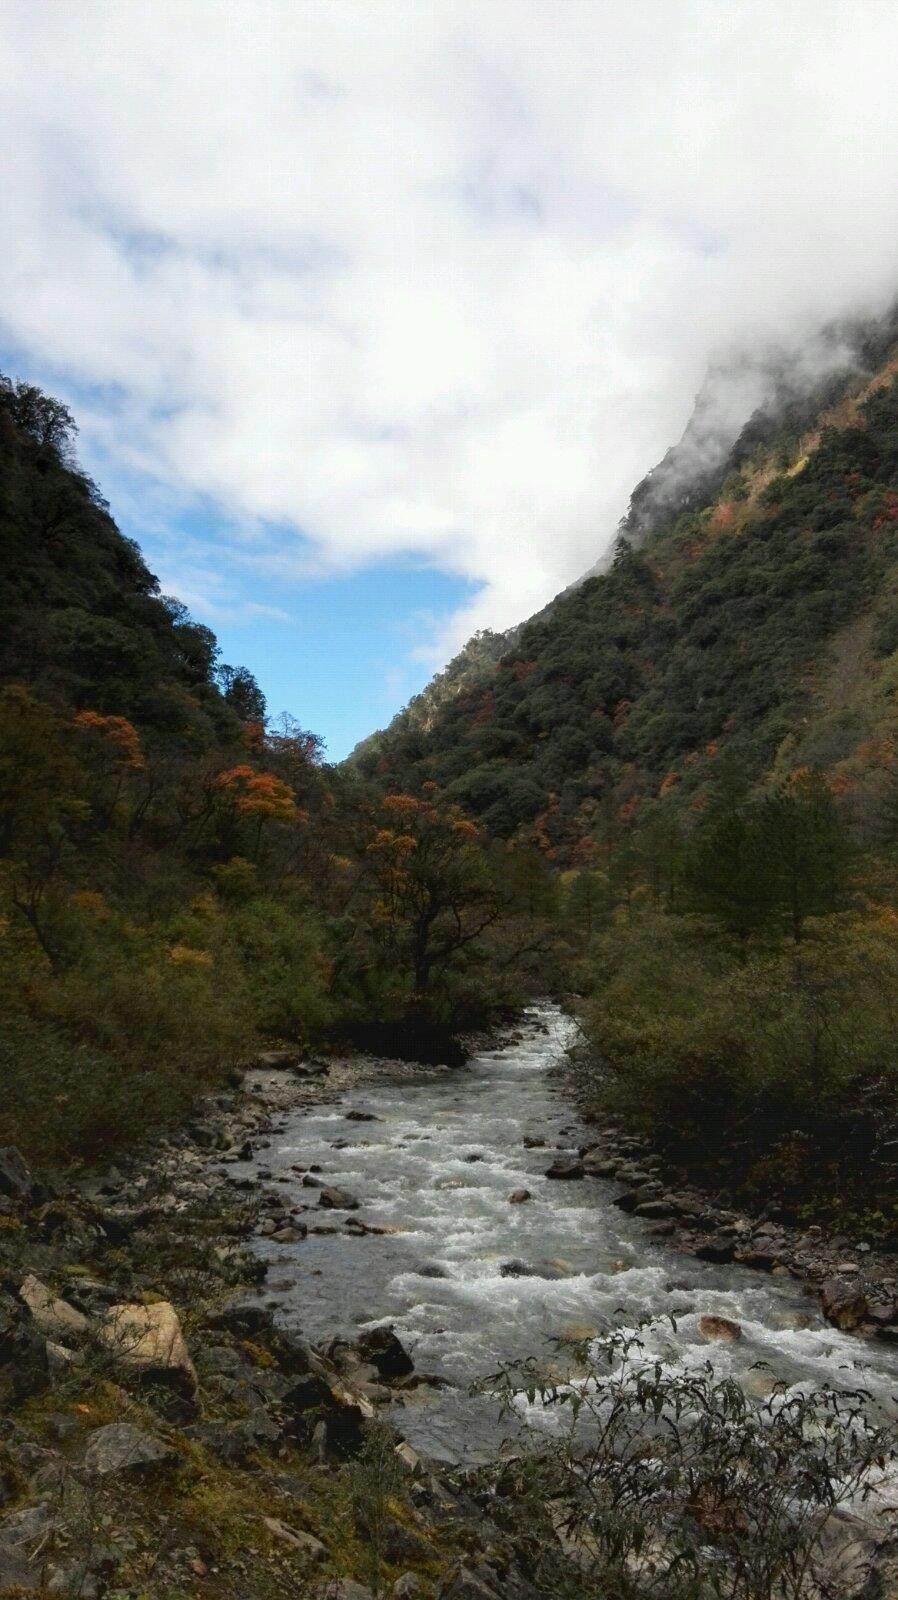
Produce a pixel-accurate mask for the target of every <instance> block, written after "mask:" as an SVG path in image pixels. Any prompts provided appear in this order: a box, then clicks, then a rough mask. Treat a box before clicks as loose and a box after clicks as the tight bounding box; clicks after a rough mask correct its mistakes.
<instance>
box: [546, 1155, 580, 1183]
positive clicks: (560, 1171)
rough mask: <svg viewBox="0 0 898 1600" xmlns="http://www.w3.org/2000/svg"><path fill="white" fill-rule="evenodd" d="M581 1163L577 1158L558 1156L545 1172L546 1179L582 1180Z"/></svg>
mask: <svg viewBox="0 0 898 1600" xmlns="http://www.w3.org/2000/svg"><path fill="white" fill-rule="evenodd" d="M584 1171H585V1169H584V1166H583V1162H582V1161H581V1160H580V1158H579V1156H559V1157H558V1160H557V1161H553V1162H552V1165H551V1167H549V1168H548V1169H547V1171H546V1177H547V1178H568V1179H570V1178H582V1177H583V1176H584Z"/></svg>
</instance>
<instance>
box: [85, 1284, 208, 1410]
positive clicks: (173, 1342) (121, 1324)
mask: <svg viewBox="0 0 898 1600" xmlns="http://www.w3.org/2000/svg"><path fill="white" fill-rule="evenodd" d="M100 1337H101V1338H102V1339H103V1340H104V1342H105V1343H106V1344H108V1345H109V1346H110V1348H111V1349H112V1350H113V1351H114V1353H115V1356H116V1360H117V1361H118V1362H120V1364H121V1365H122V1366H123V1367H125V1368H131V1369H132V1370H133V1371H134V1372H135V1373H138V1374H139V1375H140V1376H142V1377H144V1378H146V1379H147V1380H148V1381H149V1382H154V1383H163V1384H169V1385H170V1386H171V1387H173V1388H176V1389H179V1390H180V1391H181V1392H183V1393H186V1394H188V1395H191V1396H192V1395H193V1394H194V1393H195V1391H196V1383H197V1378H196V1369H195V1367H194V1365H193V1362H192V1361H191V1359H190V1352H189V1351H188V1349H187V1345H186V1343H185V1341H184V1335H183V1333H182V1332H181V1324H180V1322H179V1321H178V1316H177V1312H176V1311H175V1308H174V1306H172V1305H170V1304H169V1302H168V1301H167V1300H159V1301H157V1302H156V1303H155V1304H154V1305H149V1306H143V1305H117V1306H112V1307H111V1309H110V1311H109V1312H108V1314H107V1316H106V1319H105V1321H104V1322H103V1323H102V1324H101V1327H100Z"/></svg>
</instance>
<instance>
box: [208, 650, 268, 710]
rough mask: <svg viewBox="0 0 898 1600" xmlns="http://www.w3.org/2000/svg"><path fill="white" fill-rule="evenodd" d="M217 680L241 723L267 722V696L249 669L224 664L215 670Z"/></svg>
mask: <svg viewBox="0 0 898 1600" xmlns="http://www.w3.org/2000/svg"><path fill="white" fill-rule="evenodd" d="M215 679H216V682H217V684H218V687H219V689H220V690H221V692H222V694H223V696H224V698H225V701H226V703H227V704H228V705H229V706H230V707H231V709H232V710H233V711H236V713H237V715H238V717H239V718H240V720H241V722H264V721H265V709H266V707H265V696H264V694H263V693H262V690H261V689H260V688H259V685H258V683H257V682H256V680H255V678H254V677H253V675H252V673H251V672H250V671H249V668H248V667H229V666H228V665H227V662H222V664H221V666H220V667H217V668H216V670H215Z"/></svg>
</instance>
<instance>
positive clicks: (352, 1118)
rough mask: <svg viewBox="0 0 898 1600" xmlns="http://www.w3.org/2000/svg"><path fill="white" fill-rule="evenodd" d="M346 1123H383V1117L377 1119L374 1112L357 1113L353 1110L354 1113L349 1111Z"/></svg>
mask: <svg viewBox="0 0 898 1600" xmlns="http://www.w3.org/2000/svg"><path fill="white" fill-rule="evenodd" d="M346 1121H347V1122H380V1121H382V1118H381V1117H376V1116H375V1115H374V1112H373V1111H356V1110H352V1111H347V1113H346Z"/></svg>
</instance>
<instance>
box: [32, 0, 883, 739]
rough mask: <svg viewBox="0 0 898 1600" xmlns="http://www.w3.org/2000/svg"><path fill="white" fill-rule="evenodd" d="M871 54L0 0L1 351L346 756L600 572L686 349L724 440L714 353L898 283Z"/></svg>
mask: <svg viewBox="0 0 898 1600" xmlns="http://www.w3.org/2000/svg"><path fill="white" fill-rule="evenodd" d="M562 13H563V18H564V25H563V26H559V22H558V18H559V15H560V14H562ZM896 58H898V10H896V8H895V7H894V6H888V5H885V4H881V3H880V0H816V3H815V4H814V5H810V4H802V3H795V4H793V5H791V6H790V5H786V6H783V4H782V0H731V3H727V4H726V5H721V3H720V0H681V3H678V4H676V5H671V4H669V0H603V3H602V4H601V5H597V4H596V3H595V0H564V4H563V6H562V7H561V8H560V11H559V8H558V7H553V6H550V5H547V4H545V0H431V3H428V4H426V5H422V4H421V0H379V3H378V4H377V5H372V4H371V3H370V0H229V3H228V5H227V6H226V7H222V6H215V5H210V4H208V0H155V3H154V5H152V6H147V5H146V4H145V3H144V0H118V3H117V4H116V5H115V6H110V5H109V4H108V0H66V4H65V5H35V4H34V0H5V3H4V4H3V5H2V6H0V140H2V144H3V149H4V151H5V153H6V162H5V167H4V182H3V184H2V185H0V236H2V238H3V250H2V252H0V364H2V365H4V366H5V367H6V369H7V370H8V371H10V372H11V373H12V374H13V375H16V376H22V377H27V378H31V379H33V380H35V381H38V382H42V383H43V384H44V385H45V387H47V388H49V389H50V390H51V392H54V393H56V394H58V395H59V396H60V397H61V398H63V399H66V400H68V401H69V402H70V403H71V404H72V407H73V409H74V411H75V412H76V414H77V417H78V421H79V425H80V428H81V455H82V459H83V461H84V463H85V465H86V466H87V468H88V470H90V471H91V472H92V474H93V475H94V476H95V477H96V479H97V481H98V482H99V484H100V486H101V487H102V489H103V490H104V491H105V493H106V494H107V496H108V498H109V500H110V502H111V503H112V506H113V509H114V511H115V513H116V516H117V518H118V520H119V522H120V524H121V526H122V527H123V528H124V529H125V530H126V531H128V532H129V533H131V534H132V535H133V536H134V537H136V538H137V539H138V541H139V542H140V543H141V545H142V546H143V548H144V549H145V551H146V553H147V556H148V558H149V561H150V563H151V565H152V566H153V567H154V569H155V570H156V571H157V572H158V573H159V576H160V578H161V580H162V583H163V586H164V588H165V589H166V590H167V591H168V592H171V593H174V594H177V595H178V596H179V597H180V598H182V599H183V600H184V601H185V602H186V603H187V605H188V606H189V607H190V609H191V611H192V612H193V614H194V615H195V616H196V617H197V618H198V619H199V620H201V621H203V622H205V623H208V624H209V625H210V626H211V627H213V628H214V629H215V631H216V632H217V633H218V635H219V637H220V639H221V641H222V646H223V651H224V654H225V657H226V659H230V660H232V661H233V662H235V663H236V662H240V663H242V664H245V665H246V666H248V667H250V668H251V669H252V670H253V671H254V672H255V673H256V674H257V676H258V678H259V679H260V681H261V683H262V686H263V688H264V689H265V691H266V694H267V696H268V699H269V702H270V705H271V709H272V711H273V712H274V713H277V712H278V711H280V710H282V709H289V710H290V711H291V712H292V713H293V714H294V715H296V716H297V717H299V718H300V720H302V721H303V722H306V723H307V724H308V725H309V726H311V727H313V728H315V729H316V731H318V732H320V733H321V734H322V735H323V736H324V737H325V738H326V739H327V741H328V746H329V750H330V752H331V754H332V756H334V757H339V756H340V755H342V754H344V753H345V752H346V750H347V749H348V748H350V747H351V745H352V744H353V743H354V742H355V741H356V739H357V738H359V737H362V736H364V734H366V733H367V732H369V731H371V730H372V729H373V728H374V727H376V726H378V725H382V724H383V723H384V722H385V721H386V720H388V718H389V716H390V715H391V714H392V713H393V712H394V711H395V710H397V709H398V708H399V706H400V705H402V704H403V703H404V702H405V701H406V700H407V699H408V697H409V695H410V694H411V693H413V692H414V691H415V690H416V689H417V688H419V687H421V685H422V684H423V683H424V682H425V681H426V680H427V678H428V677H429V675H430V673H431V672H432V671H433V670H436V669H437V668H439V667H440V666H441V665H443V664H444V663H445V662H446V661H447V660H448V659H449V657H450V656H451V655H452V654H454V653H455V651H456V650H457V649H458V648H459V646H460V645H461V644H462V643H463V642H464V640H465V639H466V638H467V637H469V636H470V634H471V633H472V632H473V631H474V630H475V629H476V628H481V627H492V628H498V629H501V628H506V627H509V626H510V625H511V624H513V623H515V622H518V621H520V620H521V619H522V618H523V617H526V616H528V615H530V614H531V613H532V612H534V611H535V610H537V609H538V608H539V607H541V606H542V605H544V604H545V602H546V601H547V600H548V599H550V598H551V596H552V595H554V594H556V593H557V592H558V591H559V590H560V589H562V588H564V587H565V586H566V585H568V584H569V583H571V582H572V581H574V580H575V579H576V578H577V577H578V576H579V575H580V574H581V573H582V572H584V571H585V570H586V569H588V568H590V567H592V566H593V565H594V563H595V561H596V560H597V558H598V557H599V556H600V555H601V554H602V553H603V552H604V550H605V549H607V547H608V545H609V543H610V542H611V540H612V539H613V537H614V532H615V529H616V527H617V524H618V521H619V519H620V517H621V515H622V514H623V513H624V511H625V510H626V505H627V499H628V496H629V492H630V490H631V489H632V487H633V485H634V484H635V483H636V482H637V481H638V480H639V479H640V478H641V477H642V476H643V474H644V473H645V472H646V471H647V470H648V469H649V468H650V467H651V466H652V465H653V464H654V463H655V462H656V461H657V460H658V459H659V458H660V457H661V456H662V455H663V453H664V451H665V450H666V449H667V447H668V446H669V445H670V444H671V443H673V442H674V441H675V440H676V439H677V438H678V436H679V434H680V433H681V431H682V429H683V427H684V425H685V423H686V420H687V418H688V416H689V413H690V410H691V407H692V402H693V397H694V395H695V393H696V391H697V390H698V388H699V386H700V384H701V383H702V379H703V376H704V373H705V371H706V368H707V366H708V363H709V360H714V361H715V362H716V363H717V368H716V370H717V372H718V379H717V380H716V388H715V391H714V395H715V404H716V403H717V402H718V401H719V404H720V413H721V421H720V426H721V427H722V428H723V429H724V431H726V429H728V428H731V427H736V426H738V422H739V420H741V417H740V406H741V405H742V404H743V401H744V400H745V396H744V394H743V393H742V392H741V391H738V392H737V391H734V392H729V393H728V392H727V385H726V381H725V374H726V372H727V371H728V370H729V367H728V366H727V363H726V361H724V362H723V363H722V364H721V362H720V360H719V358H720V357H721V355H722V354H723V355H725V354H726V352H730V353H732V352H734V351H745V350H748V351H749V352H751V353H752V356H753V357H754V356H756V354H757V352H758V351H763V350H764V349H765V348H767V347H768V346H769V345H770V344H771V343H773V344H778V343H779V342H781V341H782V340H783V339H784V338H787V339H788V341H789V342H790V343H791V344H800V343H801V342H802V339H803V338H804V336H805V335H806V333H807V331H808V330H812V329H814V328H816V327H817V326H818V325H819V324H820V323H822V322H823V321H825V320H826V319H827V318H831V317H834V316H838V315H842V314H845V313H847V312H869V311H874V310H876V309H877V308H879V307H881V306H882V304H883V303H884V302H885V301H886V300H887V299H889V298H891V297H892V296H893V295H894V292H895V286H896V281H898V259H896V258H898V248H896V239H898V229H896V221H898V218H896V216H895V211H896V204H895V200H894V197H895V195H896V194H898V122H896V118H895V115H894V84H893V73H894V61H895V59H896ZM846 130H849V132H848V133H846ZM849 135H850V136H849ZM821 263H825V271H821ZM744 365H745V363H744V362H743V363H742V366H743V368H744ZM736 366H737V367H738V363H736ZM720 374H724V377H723V378H721V377H720Z"/></svg>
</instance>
